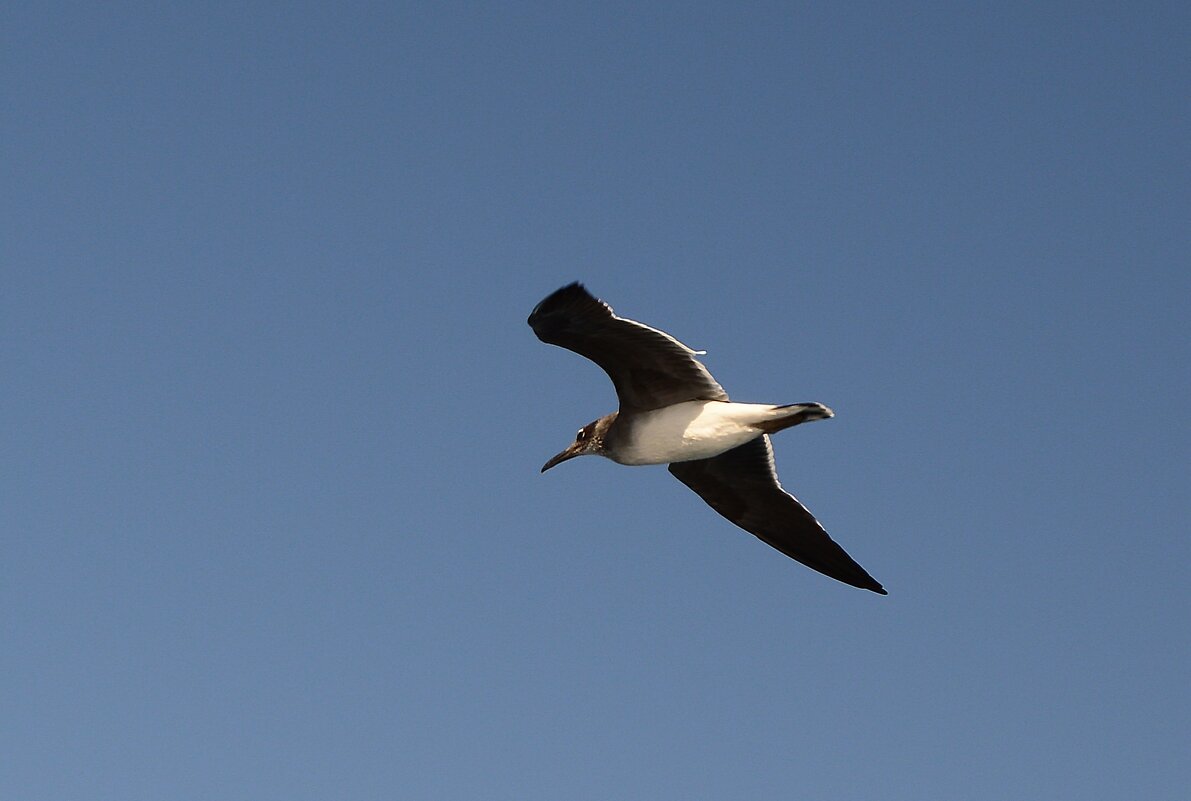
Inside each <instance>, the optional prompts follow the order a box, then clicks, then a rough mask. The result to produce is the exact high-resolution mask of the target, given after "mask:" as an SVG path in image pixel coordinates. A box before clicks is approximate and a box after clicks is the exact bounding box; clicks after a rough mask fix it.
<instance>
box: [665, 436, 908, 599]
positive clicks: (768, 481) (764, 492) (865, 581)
mask: <svg viewBox="0 0 1191 801" xmlns="http://www.w3.org/2000/svg"><path fill="white" fill-rule="evenodd" d="M669 469H670V472H671V473H673V474H674V476H675V477H676V478H677V479H678V480H679V481H681V482H682V483H683V484H686V485H687V486H688V487H690V488H691V489H693V490H694V491H695V492H696V493H698V495H699V497H701V498H702V499H703V500H705V501H707V503H708V505H710V506H711V508H712V509H714V510H716V511H717V512H719V513H720V514H721V515H723V516H724V517H726V518H728V519H729V520H731V521H732V522H733V523H735V524H736V525H738V526H740V527H741V528H742V529H744V530H745V531H747V532H749V533H750V534H754V535H756V536H757V537H758V538H760V539H761V540H762V541H764V542H766V543H768V544H769V545H772V546H773V547H774V548H777V549H778V550H779V551H781V552H782V553H784V554H785V555H786V556H788V557H790V558H791V559H796V560H797V561H799V562H802V564H804V565H806V566H807V567H809V568H811V569H812V570H817V571H819V572H820V573H823V574H824V575H827V576H831V578H833V579H838V580H839V581H842V582H844V583H845V584H851V585H852V586H853V587H860V588H861V589H865V590H872V591H873V592H879V593H881V594H882V595H887V594H888V593H886V592H885V589H884V588H883V587H882V586H881V585H880V583H879V582H878V581H877V580H876V579H874V578H873V577H872V576H870V575H869V574H868V572H867V571H866V570H865V569H864V568H863V567H861V566H860V565H858V564H856V562H855V560H853V559H852V557H850V556H848V554H847V552H846V551H844V549H843V548H841V547H840V546H839V545H837V544H836V543H835V541H834V540H832V539H831V537H829V536H827V532H826V531H825V530H824V529H823V527H822V526H821V525H819V521H818V520H816V519H815V518H814V516H813V515H812V514H811V513H810V512H808V511H807V510H806V507H805V506H803V505H802V504H801V503H799V502H798V499H797V498H795V497H794V496H793V495H791V494H790V493H788V492H786V491H785V490H784V489H782V485H781V483H780V482H779V481H778V480H777V471H776V470H775V469H774V466H773V449H772V448H771V447H770V445H769V437H767V436H761V437H758V438H757V439H754V440H750V441H748V442H746V443H745V444H743V445H741V446H739V447H736V448H733V449H732V450H730V451H725V452H724V453H721V454H720V455H719V456H713V457H712V458H710V459H698V460H696V461H692V462H674V463H673V464H671V465H670V468H669Z"/></svg>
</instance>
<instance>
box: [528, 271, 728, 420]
mask: <svg viewBox="0 0 1191 801" xmlns="http://www.w3.org/2000/svg"><path fill="white" fill-rule="evenodd" d="M529 325H530V327H532V328H533V332H534V333H535V334H536V335H537V337H538V339H540V340H542V341H543V342H547V343H549V344H551V345H558V346H559V347H562V348H566V349H567V350H573V351H574V352H575V353H578V354H579V355H580V356H586V357H587V358H588V359H591V360H592V361H593V362H595V363H596V364H598V365H599V366H600V367H602V368H603V369H604V372H606V373H607V374H608V377H609V378H611V379H612V384H613V386H615V387H616V396H617V397H618V398H619V399H620V408H621V411H648V410H650V409H660V408H662V407H663V406H670V405H671V404H674V403H681V402H683V401H690V400H721V401H726V400H728V393H726V392H724V389H723V387H721V386H720V385H719V384H717V383H716V381H715V379H714V378H712V377H711V373H709V372H707V368H706V367H704V366H703V365H702V364H700V363H699V360H698V359H696V358H695V351H693V350H691V349H690V348H688V347H687V346H686V345H684V344H682V343H681V342H679V341H678V340H677V339H675V338H674V337H672V336H670V335H669V334H667V333H665V332H664V331H658V330H657V329H656V328H650V327H649V326H647V325H642V324H641V323H638V322H635V321H633V320H626V319H624V318H623V317H617V316H616V315H615V314H613V313H612V309H611V307H609V306H608V304H606V303H604V302H603V301H601V300H598V299H596V298H595V297H593V296H592V295H591V293H589V292H588V291H587V290H586V289H584V288H583V286H582V285H581V284H578V283H574V284H569V285H567V286H564V287H563V288H562V289H560V290H558V291H557V292H554V293H553V294H552V295H550V296H549V297H547V298H546V299H545V300H543V301H542V302H541V303H539V304H538V305H537V306H536V307H535V308H534V310H533V312H532V313H531V314H530V315H529Z"/></svg>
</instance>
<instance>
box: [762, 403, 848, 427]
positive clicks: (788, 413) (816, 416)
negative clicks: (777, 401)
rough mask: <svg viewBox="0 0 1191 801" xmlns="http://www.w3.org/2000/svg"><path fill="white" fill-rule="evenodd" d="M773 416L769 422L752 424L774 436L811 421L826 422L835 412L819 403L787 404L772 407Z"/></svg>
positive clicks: (763, 421)
mask: <svg viewBox="0 0 1191 801" xmlns="http://www.w3.org/2000/svg"><path fill="white" fill-rule="evenodd" d="M773 413H774V416H773V417H772V418H771V419H769V420H762V421H761V422H759V423H753V425H754V426H756V427H757V428H759V429H761V431H763V432H764V433H766V434H775V433H777V432H778V431H781V430H782V429H785V428H790V427H791V426H796V425H798V424H799V423H807V422H810V421H811V420H826V419H827V418H829V417H834V416H835V412H833V411H831V410H830V409H828V408H827V407H826V406H824V405H823V404H821V403H787V404H786V405H784V406H774V407H773Z"/></svg>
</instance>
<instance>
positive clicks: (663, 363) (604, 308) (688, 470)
mask: <svg viewBox="0 0 1191 801" xmlns="http://www.w3.org/2000/svg"><path fill="white" fill-rule="evenodd" d="M529 324H530V326H531V327H532V328H533V330H534V333H535V334H536V335H537V337H538V338H539V339H541V340H542V341H543V342H547V343H550V344H552V345H558V346H560V347H563V348H567V349H568V350H572V351H575V352H576V353H578V354H580V355H581V356H586V357H587V358H589V359H591V360H592V361H594V362H595V363H596V364H598V365H599V366H600V367H602V368H603V369H604V371H605V372H606V373H608V376H609V377H610V378H611V379H612V383H613V385H614V386H615V388H616V394H617V396H618V397H619V398H620V410H619V411H617V412H613V413H611V414H607V415H605V416H603V417H601V418H599V419H598V420H595V421H593V422H591V423H588V424H587V425H586V426H584V427H583V428H581V429H579V432H578V434H577V435H576V436H575V441H574V442H573V443H571V445H570V446H569V447H568V448H566V449H565V450H564V451H562V452H561V453H559V454H558V455H557V456H555V457H554V458H552V459H550V460H549V461H548V462H546V464H545V465H544V466H543V467H542V472H543V473H544V472H546V471H547V470H549V469H550V468H551V467H554V466H555V465H557V464H560V463H561V462H565V461H567V460H568V459H572V458H574V457H576V456H584V455H588V454H594V455H598V456H604V457H607V458H609V459H611V460H612V461H614V462H618V463H620V464H624V465H648V464H669V465H670V467H669V469H670V472H671V473H672V474H673V475H674V476H675V477H676V478H677V479H678V480H679V481H681V482H682V483H684V484H686V485H687V486H688V487H690V488H691V489H692V490H694V491H695V492H696V493H698V494H699V496H700V497H702V498H703V500H705V501H706V502H707V503H708V505H710V506H711V507H712V508H713V509H715V510H716V511H717V512H719V513H720V514H721V515H723V516H724V517H726V518H728V519H729V520H731V521H732V522H733V523H735V524H736V525H738V526H740V527H741V528H743V529H745V530H746V531H748V532H750V533H752V534H754V535H756V536H757V537H758V538H759V539H761V540H762V541H764V542H766V543H768V544H769V545H772V546H773V547H774V548H777V549H778V550H779V551H781V552H782V553H784V554H786V555H787V556H789V557H791V558H792V559H796V560H797V561H799V562H802V563H803V564H805V565H807V566H808V567H810V568H812V569H814V570H817V571H819V572H821V573H824V574H826V575H828V576H831V577H832V578H835V579H838V580H840V581H842V582H845V583H847V584H851V585H852V586H854V587H860V588H863V589H867V590H872V591H873V592H878V593H881V594H882V595H883V594H885V590H884V588H883V587H881V585H880V583H878V582H877V581H876V580H875V579H873V577H872V576H870V575H869V574H868V573H867V572H866V571H865V569H864V568H862V567H861V566H860V565H858V564H857V563H856V562H855V561H854V560H853V559H852V558H851V557H850V556H848V554H847V553H846V552H845V551H844V549H843V548H841V547H840V546H839V545H837V544H836V543H835V541H833V540H832V539H831V537H829V536H828V535H827V532H826V531H825V530H824V529H823V527H822V526H821V525H819V522H818V521H817V520H815V518H814V517H813V516H812V515H811V514H810V512H808V511H807V510H806V507H804V506H803V505H802V504H801V503H799V502H798V500H797V499H796V498H794V496H792V495H790V494H789V493H788V492H786V491H785V490H783V489H782V486H781V484H780V483H779V482H778V479H777V473H776V471H775V469H774V464H773V449H772V447H771V446H770V443H769V434H772V433H775V432H777V431H781V430H782V429H785V428H790V427H791V426H795V425H798V424H799V423H803V422H807V421H810V420H822V419H826V418H829V417H831V416H832V411H831V410H830V409H828V408H827V407H826V406H824V405H822V404H820V403H792V404H785V405H780V406H775V405H769V404H759V403H734V402H732V401H730V400H729V399H728V394H727V393H726V392H724V389H723V387H721V386H720V385H719V384H718V383H716V381H715V379H714V378H712V377H711V373H709V372H708V371H707V368H706V367H704V366H703V365H702V364H701V363H700V362H699V361H698V360H697V359H696V358H695V356H696V355H698V353H697V351H694V350H691V349H690V348H688V347H687V346H686V345H683V344H682V343H681V342H679V341H678V340H677V339H675V338H674V337H672V336H670V335H669V334H667V333H665V332H663V331H659V330H657V329H656V328H650V327H649V326H647V325H643V324H641V323H638V322H636V321H634V320H627V319H624V318H622V317H617V316H616V315H615V314H613V313H612V309H611V308H610V307H609V306H608V305H607V304H605V303H603V302H602V301H600V300H598V299H597V298H595V297H593V296H592V295H591V294H590V293H588V292H587V290H585V289H584V288H583V287H582V286H581V285H580V284H578V283H574V284H569V285H567V286H565V287H563V288H562V289H559V290H558V291H557V292H554V293H553V294H551V295H550V296H548V297H547V298H546V299H545V300H543V301H542V302H541V303H539V304H538V305H537V306H536V307H535V308H534V310H533V312H532V313H531V314H530V315H529Z"/></svg>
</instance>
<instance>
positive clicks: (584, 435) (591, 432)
mask: <svg viewBox="0 0 1191 801" xmlns="http://www.w3.org/2000/svg"><path fill="white" fill-rule="evenodd" d="M615 420H616V412H613V413H612V414H609V415H605V416H604V417H601V418H600V419H599V420H594V421H592V422H590V423H588V424H587V425H585V426H583V428H581V429H579V432H578V433H577V434H575V441H574V442H572V443H571V444H570V445H568V446H567V447H566V450H564V451H563V452H562V453H560V454H558V455H557V456H555V457H553V458H552V459H551V460H550V461H548V462H546V464H544V465H542V472H543V473H545V472H546V471H547V470H549V469H550V468H551V467H554V465H556V464H562V463H563V462H565V461H566V460H567V459H574V458H575V457H576V456H586V455H588V454H595V455H597V456H603V455H604V454H605V453H606V452H607V451H606V449H605V447H604V434H605V433H607V431H608V428H609V427H610V426H611V425H612V423H613V421H615Z"/></svg>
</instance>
